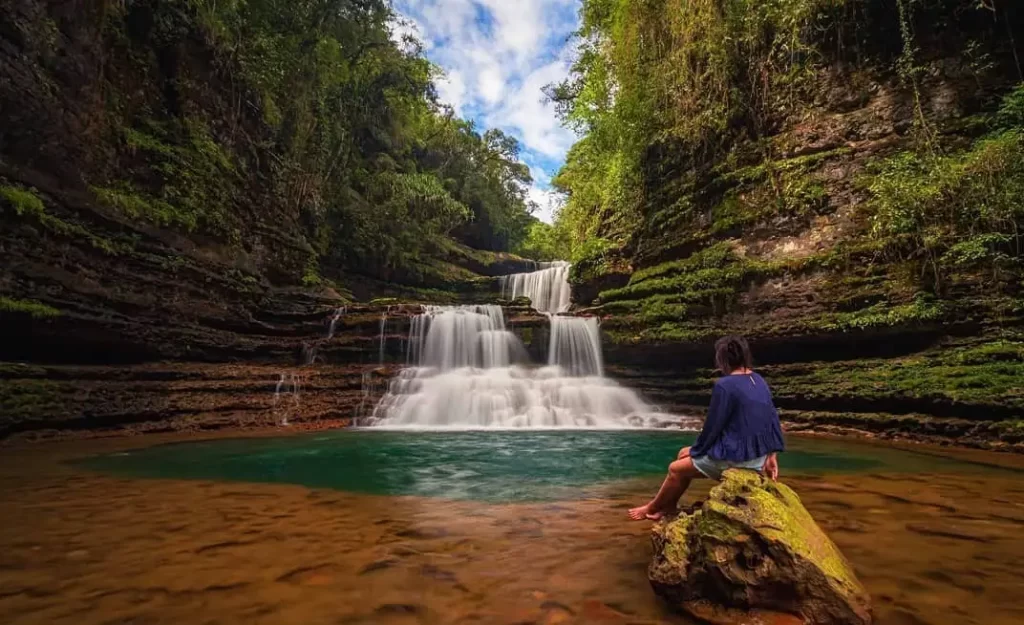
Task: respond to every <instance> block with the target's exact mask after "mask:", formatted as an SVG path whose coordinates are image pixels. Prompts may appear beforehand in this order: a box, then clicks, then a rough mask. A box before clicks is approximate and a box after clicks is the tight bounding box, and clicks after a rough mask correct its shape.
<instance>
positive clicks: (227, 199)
mask: <svg viewBox="0 0 1024 625" xmlns="http://www.w3.org/2000/svg"><path fill="white" fill-rule="evenodd" d="M201 5H203V3H188V2H150V1H138V2H127V3H123V2H122V3H110V2H97V3H86V4H85V5H81V4H75V5H66V6H65V5H61V4H59V3H57V4H53V3H43V2H38V1H36V0H3V1H2V2H0V13H2V15H3V20H2V23H0V437H3V436H5V435H7V434H12V433H15V432H29V431H33V430H37V429H48V428H54V427H56V428H66V429H90V428H104V427H119V426H124V425H133V426H134V427H137V428H139V429H144V430H145V429H154V428H155V429H160V428H168V427H175V428H177V427H220V426H222V425H246V424H267V423H275V422H277V421H280V418H279V417H280V416H281V415H276V413H274V411H273V409H274V406H275V405H278V404H274V390H275V388H276V387H277V382H278V381H279V380H280V376H281V374H286V375H287V376H288V383H287V385H286V386H285V389H286V391H285V392H286V393H287V392H288V391H287V389H288V388H291V386H292V380H293V379H298V380H299V386H301V388H302V392H301V393H300V395H301V397H302V401H301V403H299V404H297V406H298V409H297V410H295V411H294V414H293V415H292V418H293V419H296V418H298V419H300V420H301V419H303V418H306V419H314V420H321V419H328V418H342V417H344V418H348V417H351V416H352V415H353V414H354V412H355V409H356V408H357V407H358V404H359V403H360V402H361V401H362V400H363V398H362V391H361V376H362V373H364V372H365V371H367V370H368V369H373V368H375V367H377V366H378V365H377V363H378V358H379V340H378V339H379V334H380V330H379V320H380V317H381V315H382V314H383V313H385V312H386V310H387V306H388V303H389V302H390V301H392V300H386V301H384V300H382V302H381V303H380V305H369V306H366V305H364V306H352V305H351V302H352V301H355V300H357V299H358V300H363V301H369V300H372V299H373V298H402V299H403V300H406V301H410V300H411V301H433V302H456V301H473V300H474V299H479V298H481V297H486V298H490V299H493V298H494V297H495V294H496V292H495V289H496V282H495V280H494V279H493V276H496V275H502V274H505V273H511V272H514V271H525V270H530V269H531V268H532V263H530V262H529V261H524V260H523V259H521V258H518V257H516V256H513V255H511V254H504V253H495V252H484V251H478V250H473V249H470V248H468V247H466V246H465V245H463V244H461V243H459V242H458V241H455V240H451V239H444V240H441V241H440V242H439V243H438V245H436V246H435V247H434V248H432V249H431V250H430V253H428V254H425V255H424V256H423V257H422V258H421V259H419V261H418V262H417V263H415V264H413V265H408V266H404V267H395V268H392V269H390V270H388V272H387V275H386V276H385V272H377V273H376V274H374V273H373V272H364V273H363V274H360V273H358V272H357V271H353V268H351V267H343V266H340V265H338V264H337V263H334V264H332V262H333V261H332V260H331V259H333V258H336V257H343V256H344V253H343V252H344V250H342V251H341V252H338V253H337V254H334V255H325V254H323V253H322V252H321V251H318V249H315V248H316V246H317V245H320V242H319V241H317V240H316V237H317V236H320V234H321V233H322V228H319V227H318V226H317V225H316V224H314V223H311V221H310V220H311V219H312V217H311V215H312V214H313V212H315V211H313V209H311V208H310V203H311V200H309V198H311V197H316V195H315V194H314V193H313V191H310V190H308V189H309V188H311V187H312V185H314V184H315V183H316V182H317V180H316V179H314V178H315V177H314V175H313V173H312V172H311V169H312V165H311V164H310V163H309V162H308V161H304V160H302V159H301V158H300V157H299V156H296V155H297V154H298V150H299V148H300V147H301V146H298V147H297V146H296V145H295V144H294V143H291V144H289V143H286V142H285V138H286V137H293V135H294V133H292V134H289V133H291V132H292V128H291V126H290V124H291V123H292V122H295V123H299V122H302V123H308V122H310V121H311V120H310V119H298V118H296V119H294V120H289V119H281V120H278V119H273V113H274V112H275V111H273V110H271V101H270V100H269V98H268V96H267V95H266V94H265V93H262V92H260V91H259V89H257V85H254V84H252V83H251V81H247V79H246V77H249V76H250V75H249V74H246V73H245V72H243V71H242V69H241V68H240V65H239V63H240V61H239V60H238V55H239V54H241V52H240V50H239V49H238V48H237V47H235V48H225V46H224V45H223V44H222V43H217V42H215V41H214V40H213V38H212V36H211V32H210V28H209V27H208V25H204V23H203V22H202V20H201V19H200V17H201V16H200V15H199V14H197V12H196V11H197V8H196V7H199V6H201ZM253 6H255V5H253ZM304 6H305V5H304ZM296 10H298V9H296ZM296 19H298V18H296ZM358 34H359V33H358V32H356V33H355V34H354V35H353V37H355V36H356V35H358ZM383 36H384V41H385V42H388V41H389V40H388V39H387V33H386V31H385V32H384V34H383ZM352 43H353V44H354V43H358V41H355V40H354V41H353V42H352ZM268 45H269V44H268ZM389 45H390V44H389ZM300 47H301V46H300ZM377 47H378V48H380V47H381V46H377ZM385 47H386V46H385ZM403 58H404V57H403ZM405 61H408V62H410V63H413V62H415V60H414V59H413V60H409V59H405ZM405 61H403V62H405ZM396 62H397V61H396ZM395 71H397V70H395ZM296 80H298V79H296ZM385 86H386V85H385ZM298 87H301V85H298V86H297V87H296V89H298ZM374 88H376V89H377V91H380V90H381V89H383V88H385V87H382V86H379V85H378V86H376V87H374V86H373V85H371V86H369V87H366V89H365V91H364V92H365V93H370V95H373V93H375V92H374V91H373V89H374ZM300 95H301V94H299V93H298V92H296V97H297V98H298V97H300ZM368 97H369V96H368ZM378 117H379V118H380V119H384V120H385V121H386V116H384V115H379V116H378ZM313 121H315V120H313ZM353 123H354V122H353ZM382 123H383V122H382ZM355 127H356V128H363V130H364V131H366V132H369V131H371V130H373V128H372V127H370V128H366V127H359V126H355ZM320 131H321V132H327V130H326V129H324V128H323V127H320ZM392 141H393V139H392ZM339 150H340V148H339ZM366 154H369V155H370V156H373V152H372V151H368V152H366ZM364 155H365V154H364ZM300 156H301V155H300ZM335 156H336V154H335ZM352 158H355V157H352ZM376 158H378V159H382V158H383V157H382V156H380V155H377V156H376ZM350 162H351V161H350ZM390 167H394V165H390ZM304 168H308V169H304ZM320 173H321V174H322V173H324V172H322V171H321V172H320ZM345 173H346V171H345V170H344V165H343V164H342V165H337V166H336V167H335V168H334V169H333V171H331V170H328V171H327V174H330V175H331V176H333V177H334V178H340V177H344V176H343V174H345ZM303 193H305V200H304V199H303V195H302V194H303ZM320 197H321V198H323V197H325V194H324V193H321V196H320ZM311 211H313V212H311ZM478 230H479V228H478ZM339 236H340V235H339ZM355 269H359V267H356V268H355ZM321 274H323V276H322V275H321ZM327 276H329V277H331V278H333V280H332V279H328V277H327ZM384 277H388V278H389V280H388V282H384V281H383V278H384ZM346 305H348V306H349V308H348V311H347V313H346V315H345V316H344V318H343V319H341V320H340V322H339V323H338V324H337V332H336V336H334V337H333V339H332V341H331V342H330V344H329V345H320V344H321V343H323V341H324V338H325V336H326V335H327V333H328V327H329V324H330V319H331V318H332V317H333V316H334V314H335V311H336V310H337V309H338V307H340V306H346ZM396 314H397V313H396ZM397 316H399V317H401V316H402V314H397ZM399 325H400V324H399ZM392 327H393V328H395V327H397V326H392ZM396 331H397V330H396ZM318 345H319V347H320V349H318V350H317V354H316V358H315V359H313V360H314V362H315V364H316V365H317V368H316V370H315V371H314V370H313V369H312V368H310V367H308V366H306V365H307V363H309V362H310V360H311V358H310V350H311V349H312V348H313V347H314V346H318ZM4 362H6V363H7V364H3V363H4ZM218 363H220V364H218ZM224 363H227V364H224ZM289 397H291V396H290V395H289ZM278 399H279V400H280V397H279V398H278ZM289 401H290V400H289ZM275 415H276V416H275Z"/></svg>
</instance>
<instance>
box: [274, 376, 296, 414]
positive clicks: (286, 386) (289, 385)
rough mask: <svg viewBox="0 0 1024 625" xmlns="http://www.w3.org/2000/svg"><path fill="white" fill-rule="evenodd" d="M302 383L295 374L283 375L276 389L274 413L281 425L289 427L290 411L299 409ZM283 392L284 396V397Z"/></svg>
mask: <svg viewBox="0 0 1024 625" xmlns="http://www.w3.org/2000/svg"><path fill="white" fill-rule="evenodd" d="M301 391H302V383H301V381H300V380H299V377H298V376H297V375H295V374H294V373H282V374H281V377H280V379H278V381H277V386H276V387H275V388H274V413H275V415H276V416H275V420H276V421H277V422H278V424H279V425H288V413H289V411H290V410H291V411H296V410H298V407H299V394H300V392H301ZM282 392H283V395H284V396H283V395H282Z"/></svg>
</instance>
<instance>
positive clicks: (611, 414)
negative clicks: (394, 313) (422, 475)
mask: <svg viewBox="0 0 1024 625" xmlns="http://www.w3.org/2000/svg"><path fill="white" fill-rule="evenodd" d="M549 319H550V320H551V342H550V355H549V359H548V360H549V363H548V365H547V366H541V367H531V366H528V363H529V356H528V355H527V353H526V349H525V348H524V347H523V345H522V343H521V342H520V341H519V339H518V338H517V337H516V336H515V334H513V333H512V332H509V331H508V330H507V329H506V327H505V319H504V317H503V315H502V311H501V308H500V307H499V306H425V307H424V310H423V313H422V314H421V315H419V316H417V317H414V318H413V319H412V322H411V324H410V330H409V338H408V343H407V346H406V347H407V349H406V358H407V361H408V362H409V364H410V365H412V366H410V367H408V368H406V369H404V370H402V371H401V372H399V374H398V375H397V376H396V377H394V378H392V380H391V381H390V383H389V386H388V392H387V393H386V394H385V395H384V397H383V398H382V399H381V400H380V402H378V403H377V406H376V407H375V408H374V410H373V415H372V417H370V418H369V419H368V423H369V424H370V425H375V426H380V427H406V428H408V427H414V428H445V427H447V428H463V429H464V428H487V427H491V428H518V427H562V428H623V427H637V426H650V425H656V424H660V423H663V422H665V421H666V420H667V417H666V415H660V414H658V413H656V412H654V411H653V409H652V408H651V407H650V406H648V405H647V404H646V403H644V401H643V400H641V399H640V397H639V396H637V395H636V394H635V393H634V392H633V391H631V390H629V389H627V388H624V387H622V386H619V385H618V384H616V383H615V382H614V381H613V380H610V379H608V378H605V377H603V376H602V372H603V367H602V364H601V344H600V336H599V334H598V326H597V321H596V320H595V319H582V318H573V317H558V316H550V317H549Z"/></svg>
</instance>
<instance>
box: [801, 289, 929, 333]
mask: <svg viewBox="0 0 1024 625" xmlns="http://www.w3.org/2000/svg"><path fill="white" fill-rule="evenodd" d="M945 314H946V310H945V307H944V305H943V304H942V303H941V302H937V301H935V300H933V299H930V298H928V297H927V296H924V295H919V296H918V297H916V298H915V299H914V301H913V302H911V303H909V304H903V305H899V306H891V305H889V304H888V303H879V304H875V305H874V306H871V307H869V308H866V309H863V310H858V311H855V312H849V313H835V314H830V315H826V316H824V317H823V318H820V319H817V320H815V321H814V322H812V323H811V325H812V326H813V328H814V329H823V330H830V331H842V332H847V331H850V330H864V329H867V328H879V327H894V326H905V325H909V324H914V323H924V322H930V321H939V320H941V319H942V318H943V317H944V316H945Z"/></svg>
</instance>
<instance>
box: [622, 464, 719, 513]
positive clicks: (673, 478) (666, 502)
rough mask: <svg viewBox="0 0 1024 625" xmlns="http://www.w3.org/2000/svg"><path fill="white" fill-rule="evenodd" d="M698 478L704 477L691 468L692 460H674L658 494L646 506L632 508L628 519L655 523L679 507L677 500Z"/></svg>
mask: <svg viewBox="0 0 1024 625" xmlns="http://www.w3.org/2000/svg"><path fill="white" fill-rule="evenodd" d="M698 477H704V475H703V474H702V473H701V472H700V471H698V470H697V467H695V466H693V460H692V459H690V458H689V457H686V458H683V459H682V460H676V461H675V462H673V463H672V464H670V465H668V476H667V477H665V481H664V482H662V483H661V488H660V489H659V490H658V494H657V495H655V496H654V499H652V500H651V501H650V502H648V503H647V505H644V506H640V507H639V508H632V509H631V510H630V511H629V518H631V519H633V520H634V521H639V520H640V519H644V518H647V519H651V520H653V521H657V520H658V519H660V518H661V517H662V515H664V514H665V513H666V512H671V511H672V510H673V509H675V507H676V506H678V505H679V498H680V497H682V496H683V493H685V492H686V489H687V488H689V487H690V482H692V481H693V479H694V478H698Z"/></svg>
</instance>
